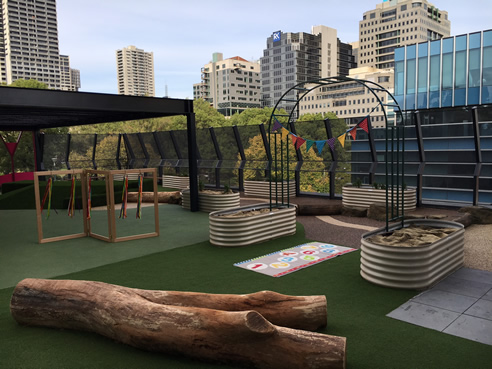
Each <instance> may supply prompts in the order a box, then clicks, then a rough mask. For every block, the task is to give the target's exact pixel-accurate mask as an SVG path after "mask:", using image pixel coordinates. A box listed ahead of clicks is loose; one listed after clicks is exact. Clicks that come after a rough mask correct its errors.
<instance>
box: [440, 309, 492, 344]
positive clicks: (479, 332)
mask: <svg viewBox="0 0 492 369" xmlns="http://www.w3.org/2000/svg"><path fill="white" fill-rule="evenodd" d="M490 332H492V321H490V320H486V319H481V318H476V317H474V316H469V315H462V316H460V317H459V318H458V319H456V320H455V321H454V322H453V323H452V324H451V325H450V326H449V327H447V328H446V329H445V330H444V333H448V334H452V335H453V336H458V337H462V338H466V339H469V340H473V341H477V342H481V343H485V344H486V345H492V334H490Z"/></svg>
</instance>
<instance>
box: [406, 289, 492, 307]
mask: <svg viewBox="0 0 492 369" xmlns="http://www.w3.org/2000/svg"><path fill="white" fill-rule="evenodd" d="M412 301H415V302H418V303H421V304H425V305H430V306H434V307H438V308H441V309H446V310H451V311H454V312H455V313H463V312H464V311H465V310H467V309H468V308H469V307H471V306H472V305H473V304H474V303H475V302H477V299H476V298H474V297H469V296H463V295H457V294H455V293H451V292H446V291H441V290H429V291H426V292H424V293H421V294H420V295H418V296H416V297H414V298H413V299H412ZM491 303H492V302H491Z"/></svg>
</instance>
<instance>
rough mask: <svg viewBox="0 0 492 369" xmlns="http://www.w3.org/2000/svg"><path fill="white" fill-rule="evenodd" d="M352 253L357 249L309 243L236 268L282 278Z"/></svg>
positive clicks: (252, 260)
mask: <svg viewBox="0 0 492 369" xmlns="http://www.w3.org/2000/svg"><path fill="white" fill-rule="evenodd" d="M352 251H356V249H352V248H349V247H343V246H338V245H332V244H329V243H322V242H308V243H305V244H302V245H299V246H294V247H291V248H288V249H285V250H281V251H277V252H273V253H271V254H268V255H264V256H259V257H257V258H254V259H250V260H245V261H241V262H239V263H235V264H234V266H237V267H239V268H243V269H248V270H252V271H254V272H258V273H262V274H266V275H269V276H271V277H281V276H283V275H286V274H289V273H293V272H295V271H298V270H300V269H303V268H307V267H309V266H311V265H315V264H318V263H321V262H322V261H325V260H329V259H333V258H335V257H337V256H340V255H343V254H346V253H349V252H352Z"/></svg>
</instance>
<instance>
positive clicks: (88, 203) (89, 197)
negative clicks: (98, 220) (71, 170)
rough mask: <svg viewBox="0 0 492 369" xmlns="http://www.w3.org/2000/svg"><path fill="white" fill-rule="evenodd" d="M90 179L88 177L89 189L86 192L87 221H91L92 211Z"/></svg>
mask: <svg viewBox="0 0 492 369" xmlns="http://www.w3.org/2000/svg"><path fill="white" fill-rule="evenodd" d="M91 182H92V177H90V176H89V188H88V190H87V192H88V193H87V219H91V210H92V185H91Z"/></svg>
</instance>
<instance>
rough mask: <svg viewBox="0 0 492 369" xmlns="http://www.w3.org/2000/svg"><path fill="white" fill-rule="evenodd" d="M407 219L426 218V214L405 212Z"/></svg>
mask: <svg viewBox="0 0 492 369" xmlns="http://www.w3.org/2000/svg"><path fill="white" fill-rule="evenodd" d="M405 219H425V215H422V214H405Z"/></svg>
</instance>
